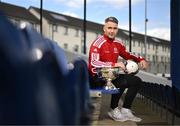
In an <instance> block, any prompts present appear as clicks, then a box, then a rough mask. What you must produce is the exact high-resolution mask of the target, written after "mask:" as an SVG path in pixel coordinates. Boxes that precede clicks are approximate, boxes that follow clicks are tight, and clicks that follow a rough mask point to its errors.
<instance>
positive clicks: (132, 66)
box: [126, 60, 139, 74]
mask: <svg viewBox="0 0 180 126" xmlns="http://www.w3.org/2000/svg"><path fill="white" fill-rule="evenodd" d="M138 70H139V67H138V64H137V63H136V62H134V61H132V60H127V63H126V72H127V73H128V74H131V73H137V72H138Z"/></svg>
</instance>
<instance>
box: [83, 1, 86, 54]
mask: <svg viewBox="0 0 180 126" xmlns="http://www.w3.org/2000/svg"><path fill="white" fill-rule="evenodd" d="M83 30H84V49H83V51H84V54H86V0H84V22H83Z"/></svg>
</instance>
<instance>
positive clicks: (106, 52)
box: [89, 35, 144, 76]
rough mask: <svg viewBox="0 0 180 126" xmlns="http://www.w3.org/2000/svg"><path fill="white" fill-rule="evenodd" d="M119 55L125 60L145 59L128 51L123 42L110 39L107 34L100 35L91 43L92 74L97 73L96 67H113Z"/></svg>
mask: <svg viewBox="0 0 180 126" xmlns="http://www.w3.org/2000/svg"><path fill="white" fill-rule="evenodd" d="M119 56H121V57H122V58H124V59H125V60H128V59H132V60H134V61H136V62H140V61H141V60H144V58H143V57H141V56H135V55H133V54H131V53H129V52H127V51H126V48H125V46H124V44H123V43H122V42H120V41H118V40H115V39H110V38H108V37H107V36H106V35H103V36H99V37H98V38H97V39H96V40H95V41H94V42H93V43H92V44H91V47H90V51H89V71H90V73H91V75H92V76H94V75H95V74H96V68H99V67H113V66H114V65H115V63H117V61H118V57H119Z"/></svg>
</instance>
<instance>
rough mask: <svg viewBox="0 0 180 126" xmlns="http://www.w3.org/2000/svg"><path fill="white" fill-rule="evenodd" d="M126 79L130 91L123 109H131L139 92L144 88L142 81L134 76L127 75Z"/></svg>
mask: <svg viewBox="0 0 180 126" xmlns="http://www.w3.org/2000/svg"><path fill="white" fill-rule="evenodd" d="M124 79H125V80H126V84H127V87H128V90H127V93H126V96H125V99H124V104H123V107H124V108H128V109H130V108H131V105H132V103H133V100H134V98H135V97H136V94H137V92H138V91H139V90H140V88H141V86H142V80H141V79H140V78H139V77H137V76H133V75H127V76H125V77H124Z"/></svg>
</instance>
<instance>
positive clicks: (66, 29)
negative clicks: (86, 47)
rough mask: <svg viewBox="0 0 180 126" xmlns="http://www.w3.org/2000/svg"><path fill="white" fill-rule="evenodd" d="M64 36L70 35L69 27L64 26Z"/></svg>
mask: <svg viewBox="0 0 180 126" xmlns="http://www.w3.org/2000/svg"><path fill="white" fill-rule="evenodd" d="M64 29H65V30H64V35H68V27H67V26H64Z"/></svg>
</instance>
